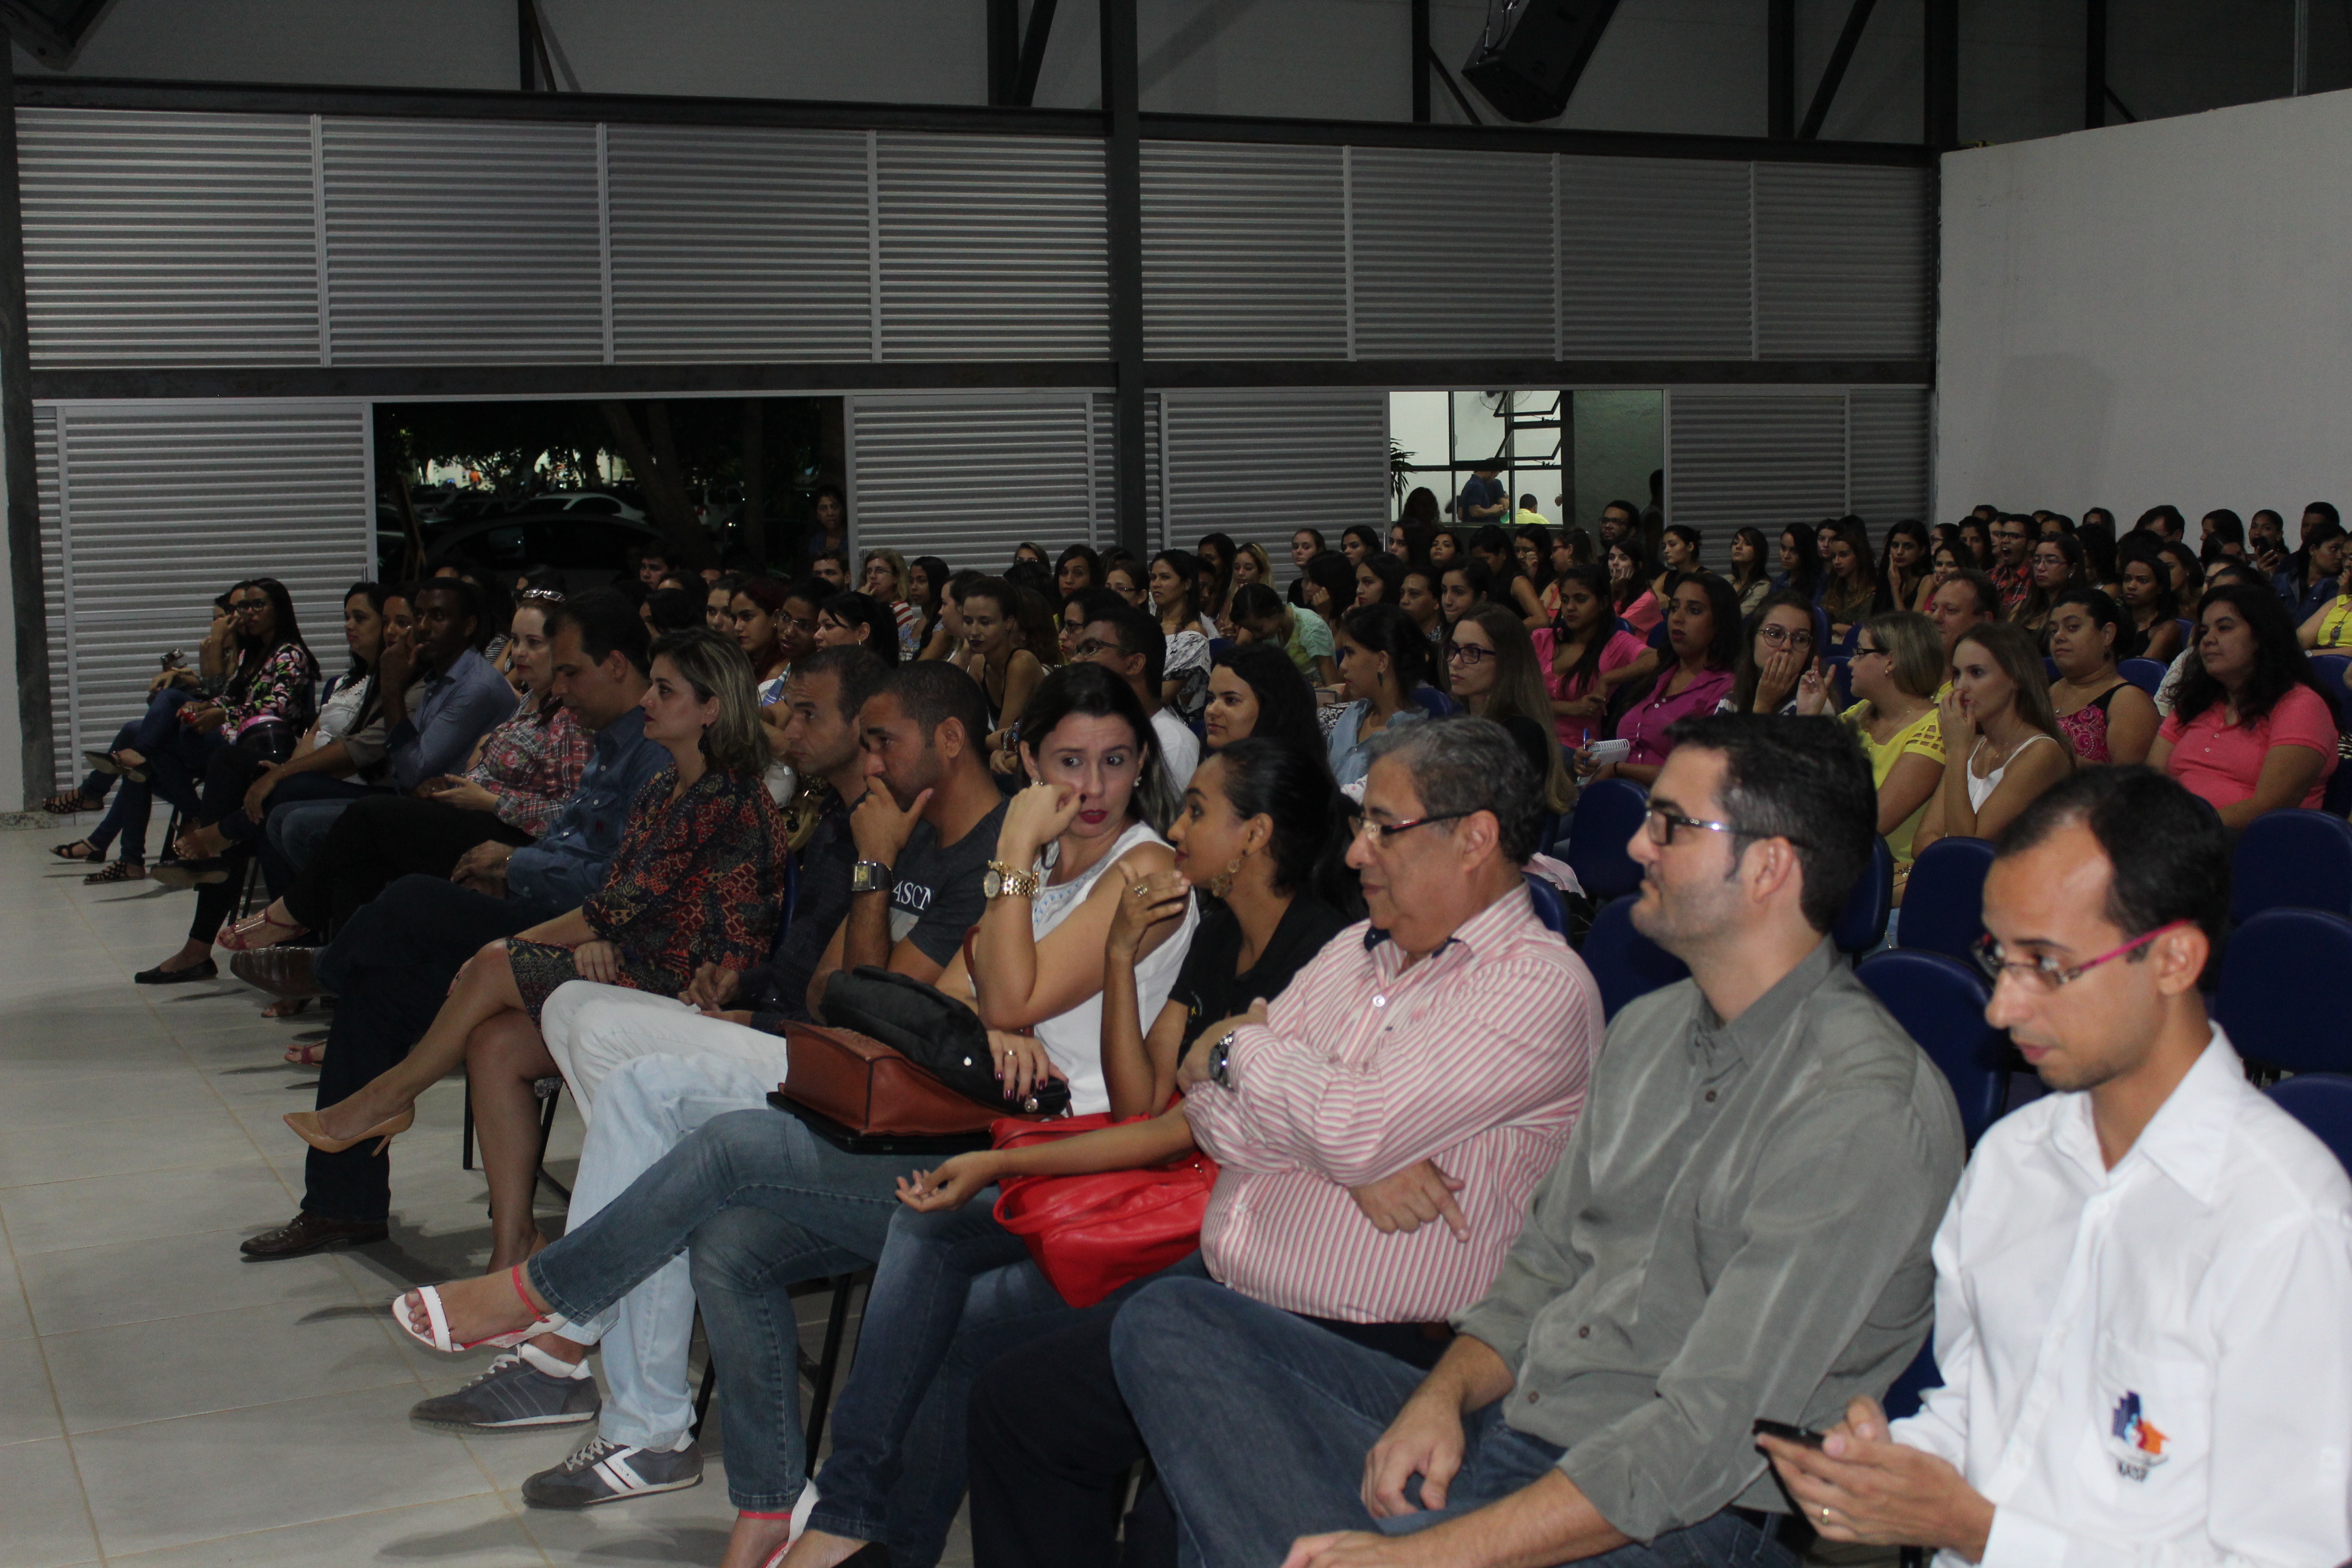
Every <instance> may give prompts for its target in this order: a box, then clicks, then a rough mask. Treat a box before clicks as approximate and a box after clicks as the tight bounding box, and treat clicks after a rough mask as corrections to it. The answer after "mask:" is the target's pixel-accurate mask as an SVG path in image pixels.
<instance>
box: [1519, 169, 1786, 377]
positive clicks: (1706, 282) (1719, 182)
mask: <svg viewBox="0 0 2352 1568" xmlns="http://www.w3.org/2000/svg"><path fill="white" fill-rule="evenodd" d="M1559 227H1560V245H1559V257H1560V261H1559V266H1560V357H1561V358H1563V359H1627V358H1631V359H1747V358H1749V357H1750V356H1751V355H1752V353H1754V348H1755V333H1754V329H1753V326H1752V322H1751V311H1750V303H1751V299H1750V290H1749V288H1748V165H1747V164H1745V163H1684V162H1682V161H1680V160H1676V159H1669V158H1561V159H1560V160H1559Z"/></svg>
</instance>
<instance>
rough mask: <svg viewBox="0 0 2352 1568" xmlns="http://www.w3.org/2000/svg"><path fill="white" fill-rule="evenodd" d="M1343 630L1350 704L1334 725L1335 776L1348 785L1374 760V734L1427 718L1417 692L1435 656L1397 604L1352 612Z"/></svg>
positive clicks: (1343, 681) (1344, 681)
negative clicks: (1372, 757) (1372, 749)
mask: <svg viewBox="0 0 2352 1568" xmlns="http://www.w3.org/2000/svg"><path fill="white" fill-rule="evenodd" d="M1338 634H1339V635H1338V638H1337V641H1338V645H1339V681H1340V694H1341V696H1343V697H1344V698H1346V699H1347V705H1346V706H1345V707H1343V708H1341V709H1340V710H1339V717H1338V720H1337V721H1336V722H1335V723H1334V724H1333V725H1332V726H1331V742H1330V757H1331V776H1332V777H1333V778H1334V779H1336V780H1338V781H1339V787H1340V788H1341V789H1348V788H1349V785H1351V784H1362V782H1363V778H1364V773H1365V771H1366V769H1368V768H1369V767H1370V765H1371V752H1370V745H1371V739H1372V737H1373V736H1375V735H1378V734H1380V733H1381V732H1382V731H1386V730H1389V729H1391V728H1396V727H1401V726H1403V725H1407V724H1417V723H1419V722H1420V721H1422V720H1423V718H1425V717H1427V715H1426V714H1425V713H1424V712H1423V709H1422V708H1421V706H1420V704H1418V703H1417V702H1415V701H1414V700H1413V697H1412V694H1413V692H1414V690H1415V689H1418V688H1420V687H1423V686H1427V685H1428V684H1429V683H1430V679H1431V677H1432V675H1433V673H1434V671H1435V668H1436V661H1435V660H1433V658H1430V653H1429V642H1428V639H1426V638H1424V637H1423V636H1422V635H1421V628H1420V627H1418V626H1414V625H1413V624H1412V616H1408V615H1406V614H1405V613H1404V612H1403V611H1402V610H1400V609H1398V608H1397V607H1396V606H1395V605H1364V606H1362V607H1361V608H1360V609H1354V610H1350V611H1349V612H1348V613H1347V615H1345V616H1342V617H1341V618H1340V621H1339V627H1338ZM1349 793H1350V794H1353V793H1355V792H1354V791H1350V792H1349Z"/></svg>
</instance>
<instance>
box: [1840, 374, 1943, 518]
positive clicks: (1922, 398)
mask: <svg viewBox="0 0 2352 1568" xmlns="http://www.w3.org/2000/svg"><path fill="white" fill-rule="evenodd" d="M1846 404H1847V409H1848V417H1849V418H1850V419H1851V421H1852V431H1853V437H1852V442H1853V486H1852V492H1853V506H1852V508H1851V509H1850V510H1853V512H1855V513H1856V514H1857V515H1859V516H1860V517H1861V518H1862V519H1863V521H1865V522H1867V523H1869V524H1870V526H1871V529H1872V531H1873V533H1874V535H1877V536H1881V537H1883V536H1884V533H1885V526H1886V524H1888V523H1890V522H1899V521H1902V520H1903V519H1905V518H1913V519H1916V520H1918V521H1927V418H1928V403H1927V393H1926V392H1925V391H1919V390H1913V389H1909V388H1897V389H1891V390H1885V391H1881V390H1878V389H1876V388H1867V389H1864V388H1857V389H1856V390H1854V391H1853V392H1850V393H1848V394H1847V395H1846Z"/></svg>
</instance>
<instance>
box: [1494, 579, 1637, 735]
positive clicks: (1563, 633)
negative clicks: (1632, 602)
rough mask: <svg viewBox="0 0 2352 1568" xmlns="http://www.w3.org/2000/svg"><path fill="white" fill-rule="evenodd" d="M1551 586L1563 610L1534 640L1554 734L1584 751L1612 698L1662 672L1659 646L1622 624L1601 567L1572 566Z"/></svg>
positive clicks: (1604, 716) (1532, 639) (1606, 714)
mask: <svg viewBox="0 0 2352 1568" xmlns="http://www.w3.org/2000/svg"><path fill="white" fill-rule="evenodd" d="M1552 586H1553V587H1554V588H1555V589H1557V590H1558V591H1559V611H1558V613H1557V614H1556V615H1554V616H1553V617H1552V623H1551V625H1549V626H1546V627H1544V628H1543V629H1541V630H1540V631H1538V632H1536V633H1535V634H1534V635H1533V636H1532V637H1530V638H1529V643H1530V646H1532V647H1533V648H1534V649H1535V656H1536V661H1537V666H1538V668H1539V669H1540V670H1541V671H1542V673H1543V681H1544V689H1545V691H1546V692H1547V693H1548V694H1549V696H1550V698H1551V720H1552V731H1553V733H1554V734H1555V735H1556V736H1557V737H1558V738H1559V743H1560V744H1561V745H1563V746H1566V747H1567V748H1568V749H1569V750H1570V751H1571V752H1574V751H1580V750H1582V749H1583V748H1584V747H1586V746H1589V745H1591V743H1592V742H1594V741H1595V740H1598V739H1599V738H1600V731H1601V724H1602V721H1604V720H1605V719H1606V718H1607V717H1608V713H1609V700H1610V698H1611V697H1612V695H1614V694H1615V692H1616V691H1617V690H1618V689H1620V688H1622V687H1624V686H1626V685H1629V684H1633V683H1635V682H1640V681H1643V680H1647V679H1650V678H1651V677H1653V676H1654V675H1655V674H1657V671H1658V650H1657V649H1655V648H1654V647H1649V646H1648V645H1647V644H1645V643H1643V641H1642V639H1641V638H1640V637H1635V636H1634V635H1633V633H1631V632H1629V631H1625V630H1623V629H1622V628H1621V627H1620V626H1618V625H1617V617H1616V616H1615V614H1614V613H1613V612H1612V610H1611V609H1610V606H1609V589H1608V585H1607V584H1604V583H1603V582H1602V581H1601V572H1600V569H1599V568H1598V567H1594V566H1572V567H1570V568H1569V569H1568V570H1567V571H1565V572H1562V573H1561V574H1559V577H1558V578H1556V579H1554V581H1553V583H1552ZM1465 614H1466V611H1465Z"/></svg>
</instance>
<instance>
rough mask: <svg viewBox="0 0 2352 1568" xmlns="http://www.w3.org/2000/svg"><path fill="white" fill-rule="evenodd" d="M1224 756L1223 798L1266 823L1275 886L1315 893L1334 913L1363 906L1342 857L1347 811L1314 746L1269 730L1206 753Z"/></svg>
mask: <svg viewBox="0 0 2352 1568" xmlns="http://www.w3.org/2000/svg"><path fill="white" fill-rule="evenodd" d="M1214 758H1215V760H1216V761H1219V762H1222V763H1224V773H1223V793H1224V797H1225V804H1226V805H1230V806H1232V807H1233V808H1234V814H1235V815H1236V816H1240V817H1241V818H1242V819H1243V820H1244V821H1245V822H1246V821H1247V820H1249V819H1250V818H1251V817H1253V816H1263V817H1265V819H1266V820H1267V821H1268V822H1269V823H1270V824H1272V825H1273V829H1274V831H1273V835H1272V837H1269V838H1268V839H1267V840H1266V854H1267V855H1268V856H1269V857H1270V858H1272V860H1273V862H1274V886H1275V890H1276V892H1282V893H1289V894H1292V895H1294V896H1301V895H1303V896H1308V897H1313V898H1316V899H1319V900H1322V901H1323V902H1324V903H1326V904H1328V905H1329V906H1330V907H1331V908H1333V909H1335V910H1339V912H1340V913H1341V914H1344V915H1349V916H1351V917H1352V916H1355V915H1358V914H1360V912H1361V911H1362V910H1363V891H1362V889H1360V887H1359V886H1358V885H1357V881H1356V873H1355V871H1354V870H1353V869H1352V868H1349V865H1348V848H1349V840H1350V838H1351V837H1352V835H1351V833H1350V828H1351V826H1352V823H1353V817H1352V816H1350V814H1349V809H1348V803H1347V801H1346V799H1345V798H1344V797H1343V796H1341V795H1340V794H1339V789H1338V787H1337V786H1336V785H1334V784H1332V782H1331V769H1330V766H1329V764H1328V763H1327V762H1326V761H1325V759H1324V756H1323V754H1322V753H1321V752H1318V751H1317V750H1316V749H1314V748H1312V747H1309V746H1303V745H1299V744H1297V743H1294V742H1286V741H1280V740H1276V739H1275V738H1273V737H1272V736H1265V735H1251V736H1248V737H1246V738H1244V739H1243V740H1239V741H1235V742H1234V743H1233V744H1231V745H1229V746H1227V747H1225V748H1224V749H1223V751H1220V752H1215V753H1214Z"/></svg>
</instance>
